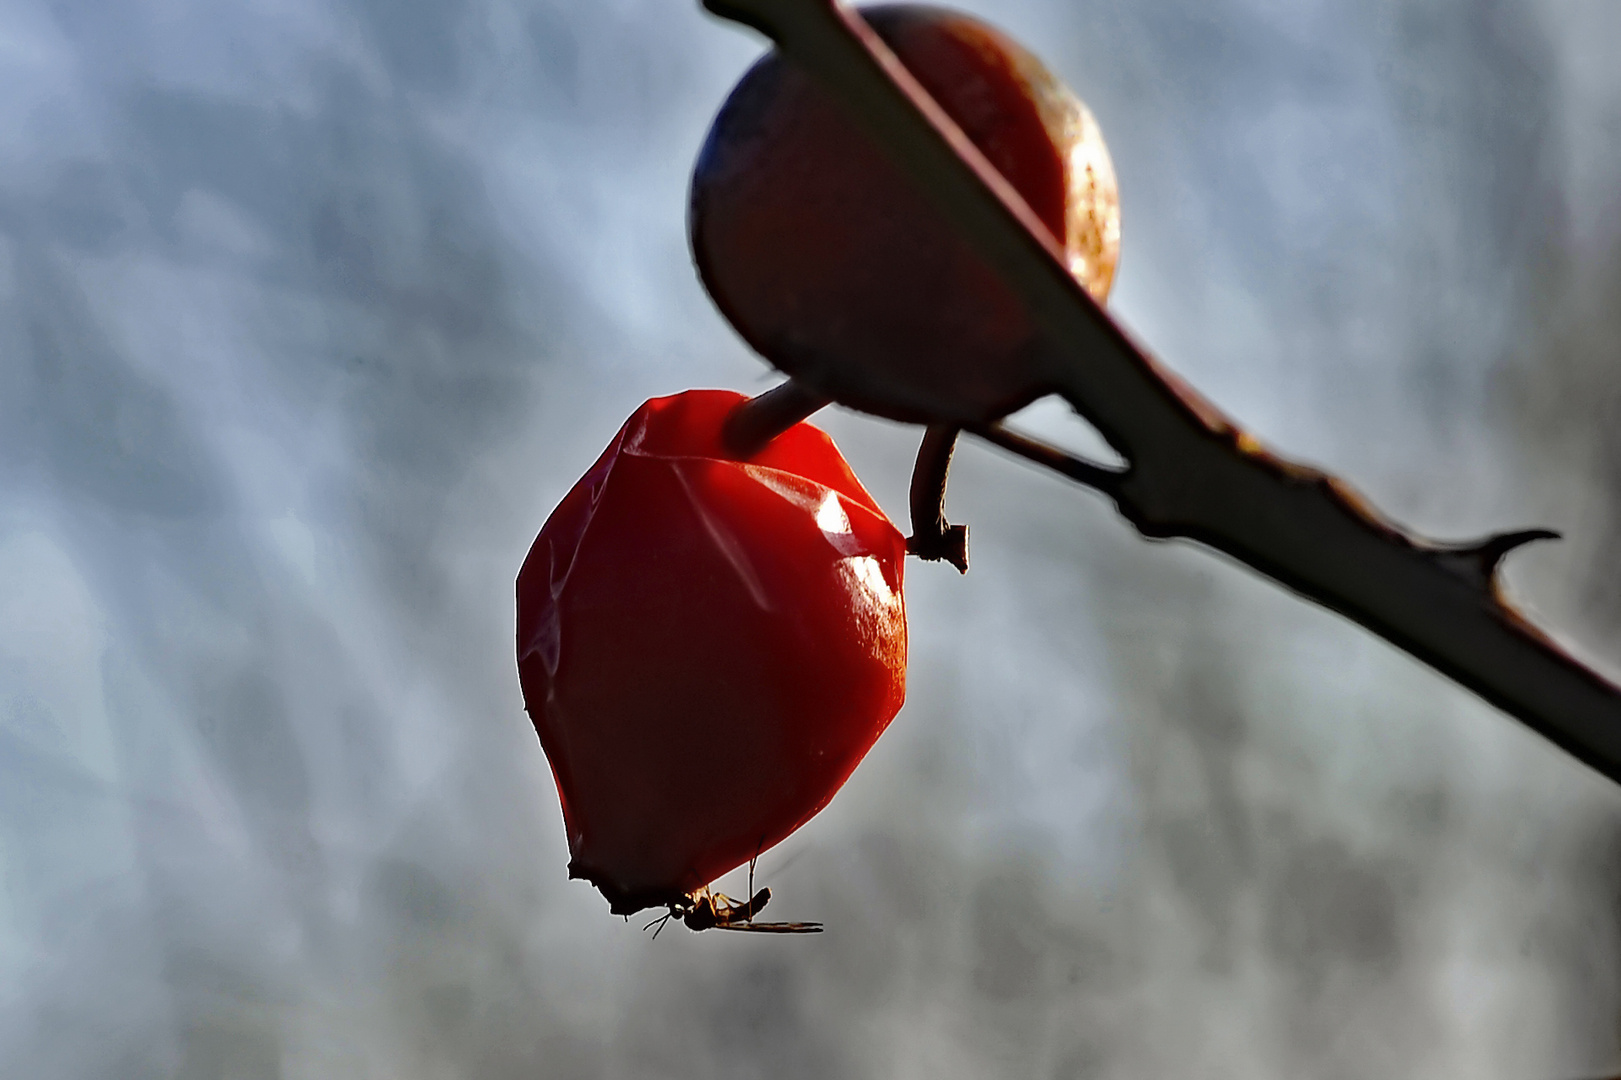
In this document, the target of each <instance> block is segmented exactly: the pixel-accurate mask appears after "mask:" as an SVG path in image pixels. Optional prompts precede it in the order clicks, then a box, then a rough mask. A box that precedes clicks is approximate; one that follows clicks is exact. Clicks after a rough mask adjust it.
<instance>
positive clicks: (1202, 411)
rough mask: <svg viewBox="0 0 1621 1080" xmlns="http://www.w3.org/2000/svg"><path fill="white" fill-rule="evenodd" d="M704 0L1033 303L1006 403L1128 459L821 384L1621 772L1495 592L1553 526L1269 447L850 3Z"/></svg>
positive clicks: (903, 396) (956, 399)
mask: <svg viewBox="0 0 1621 1080" xmlns="http://www.w3.org/2000/svg"><path fill="white" fill-rule="evenodd" d="M703 2H704V6H705V7H707V8H708V9H709V10H710V11H712V12H714V13H715V14H717V15H720V16H722V17H724V18H728V19H732V20H735V21H738V22H742V23H745V24H747V25H750V26H752V27H754V28H755V29H758V30H760V31H762V32H763V33H765V34H766V35H767V36H769V37H771V38H772V39H773V40H774V41H775V42H776V43H777V45H778V47H779V48H780V49H781V50H782V52H783V53H784V54H785V55H786V56H787V57H788V58H789V59H791V60H792V61H794V62H796V63H798V64H799V65H801V66H802V67H803V68H804V69H805V70H807V71H808V72H810V73H811V74H812V75H814V76H815V77H817V78H819V79H820V80H821V81H822V82H823V83H824V85H825V86H826V87H828V88H829V89H830V90H831V91H832V92H833V93H834V95H835V96H836V97H837V98H838V99H839V100H841V101H842V102H843V103H844V104H845V105H846V106H847V107H848V108H849V109H850V110H851V112H852V114H853V115H855V116H856V117H857V118H858V119H859V120H860V121H861V123H862V124H863V125H864V126H865V128H866V130H867V131H868V132H869V133H870V134H871V135H872V136H873V137H874V138H875V139H876V140H877V141H878V142H879V143H880V144H881V145H882V146H884V147H885V149H886V150H887V151H888V152H889V153H890V154H891V155H892V157H893V158H894V159H895V161H896V162H897V164H899V165H900V166H901V167H902V169H903V170H904V171H905V173H906V174H907V175H908V176H909V177H910V178H911V179H912V180H913V182H915V183H916V184H918V185H919V187H921V188H922V189H923V190H924V191H926V192H927V193H928V194H929V196H930V197H931V198H932V199H933V201H934V202H935V204H936V205H937V206H938V208H939V209H940V210H941V211H942V212H943V214H944V215H945V217H946V219H947V220H948V221H949V222H950V223H951V224H952V225H953V226H954V227H955V228H956V229H957V230H958V231H959V232H960V233H961V234H962V235H963V236H964V237H965V238H967V239H968V240H969V241H970V242H971V243H972V244H973V245H974V246H975V247H976V248H977V249H978V251H979V252H980V254H981V255H982V257H984V258H985V259H986V261H987V262H988V263H990V264H991V265H992V266H994V267H995V268H996V269H997V271H998V272H999V273H1000V274H1001V275H1002V277H1003V278H1004V279H1005V280H1006V281H1007V283H1008V284H1009V285H1010V286H1011V287H1012V288H1013V289H1014V290H1015V291H1016V292H1017V293H1018V294H1019V296H1020V297H1021V298H1022V299H1023V300H1024V301H1025V303H1026V304H1027V305H1028V306H1029V308H1030V310H1031V312H1032V313H1033V315H1034V317H1035V319H1036V321H1037V323H1038V325H1039V326H1040V327H1041V329H1042V331H1043V334H1044V336H1045V339H1046V341H1047V343H1048V346H1047V347H1046V348H1045V349H1043V350H1041V351H1040V353H1039V355H1033V356H1031V357H1029V358H1028V363H1026V364H1024V365H1023V366H1020V365H1010V370H1009V372H1008V373H1007V378H1008V380H1009V382H1008V384H1007V385H1006V386H1005V387H1003V388H1002V389H1004V390H1005V391H1006V393H1005V395H1004V397H1003V400H1015V399H1017V400H1023V401H1030V400H1034V399H1035V398H1037V397H1039V396H1042V395H1044V394H1048V393H1058V394H1061V395H1062V396H1063V397H1064V398H1066V399H1067V400H1068V401H1069V402H1070V404H1071V405H1073V406H1074V408H1075V409H1076V410H1077V411H1078V412H1079V413H1080V414H1081V415H1082V416H1084V417H1086V418H1087V419H1088V420H1089V421H1090V422H1091V423H1092V424H1093V425H1095V426H1096V427H1097V429H1098V430H1099V432H1101V433H1102V435H1103V437H1104V438H1105V439H1107V440H1108V442H1109V443H1110V444H1111V445H1112V446H1113V447H1114V448H1115V449H1116V450H1117V451H1119V453H1120V454H1121V455H1122V457H1124V458H1125V460H1126V461H1127V462H1128V465H1127V467H1126V468H1125V469H1123V470H1119V471H1114V470H1107V469H1101V468H1098V467H1097V466H1094V465H1090V464H1088V463H1086V462H1082V461H1078V460H1076V459H1074V458H1072V457H1070V456H1068V455H1066V454H1063V453H1062V452H1061V451H1057V450H1055V449H1053V448H1051V447H1047V446H1044V445H1042V444H1040V443H1037V442H1034V441H1032V440H1029V439H1025V438H1023V437H1022V436H1019V435H1016V434H1014V433H1013V432H1010V431H1008V430H1007V429H1006V428H1003V427H1002V426H1001V425H1000V424H999V423H998V422H997V421H999V419H1000V417H999V416H996V415H986V412H985V409H984V407H983V406H982V405H981V404H980V403H979V402H978V401H976V400H969V399H968V398H967V397H966V396H965V395H962V394H954V393H953V389H954V388H953V387H951V386H949V385H939V384H930V385H919V384H916V383H914V382H909V381H908V380H906V379H905V378H904V377H903V376H901V375H899V374H897V373H893V372H886V371H883V370H870V369H862V370H849V369H848V368H847V367H846V368H839V369H837V370H835V371H833V372H832V373H831V376H830V378H829V379H828V381H826V382H825V383H816V384H813V385H812V386H811V388H810V389H811V390H812V391H814V392H816V393H820V394H825V395H826V396H828V397H831V398H833V399H834V400H836V401H839V402H841V403H842V404H846V405H850V406H852V407H855V408H859V409H864V410H866V411H870V412H877V413H881V414H885V415H891V416H907V417H917V416H922V417H925V418H927V419H928V420H929V421H930V422H931V423H933V424H936V425H942V426H946V427H962V428H964V429H965V430H967V431H970V432H972V433H974V434H976V435H978V436H980V437H982V438H985V439H988V440H989V441H991V442H994V443H996V444H998V445H1000V446H1003V447H1004V448H1006V449H1009V450H1012V451H1014V452H1016V453H1019V454H1022V455H1023V456H1025V457H1028V458H1032V459H1034V460H1036V461H1038V462H1040V463H1042V464H1045V465H1047V466H1049V467H1052V468H1055V469H1057V470H1058V471H1060V472H1062V473H1064V474H1065V475H1068V476H1070V477H1071V478H1073V479H1075V480H1078V481H1080V482H1081V483H1084V484H1087V485H1089V486H1091V487H1094V488H1096V489H1098V490H1099V491H1102V492H1103V493H1105V494H1106V495H1108V496H1109V497H1111V498H1112V499H1113V500H1114V502H1115V504H1116V505H1117V506H1118V507H1119V510H1120V512H1121V513H1122V514H1123V515H1124V516H1125V517H1126V518H1127V520H1129V521H1130V522H1131V523H1132V524H1133V525H1135V526H1136V527H1137V528H1138V530H1139V531H1141V532H1142V533H1143V535H1145V536H1150V537H1186V538H1188V539H1192V540H1196V541H1199V542H1201V543H1203V544H1206V545H1208V546H1210V547H1213V548H1216V549H1217V550H1220V551H1223V552H1226V553H1227V554H1229V555H1231V556H1233V557H1234V558H1237V559H1239V560H1240V561H1242V562H1244V563H1246V564H1247V565H1249V566H1251V567H1253V568H1254V569H1256V570H1258V571H1260V572H1261V573H1263V574H1266V575H1268V576H1269V577H1271V578H1273V579H1274V580H1276V581H1278V582H1280V583H1282V584H1283V585H1285V586H1287V587H1288V588H1290V589H1292V590H1294V591H1295V592H1297V593H1299V594H1300V595H1302V596H1305V597H1308V598H1310V599H1312V600H1315V601H1316V602H1318V603H1319V604H1322V605H1323V606H1325V607H1328V608H1330V609H1332V610H1334V611H1337V612H1339V613H1341V614H1343V615H1345V616H1347V617H1349V618H1351V619H1354V620H1355V621H1356V622H1358V623H1361V624H1362V625H1363V626H1365V627H1367V628H1368V629H1370V630H1372V631H1374V632H1375V633H1377V634H1379V635H1381V636H1382V637H1384V638H1385V639H1386V640H1388V641H1390V642H1391V643H1393V644H1395V645H1396V646H1398V647H1399V648H1401V649H1404V650H1406V651H1407V652H1408V653H1411V654H1412V655H1413V656H1415V657H1417V658H1419V659H1420V660H1423V661H1424V662H1425V663H1427V664H1429V665H1431V666H1432V667H1434V668H1435V669H1436V670H1437V671H1440V672H1442V673H1443V674H1445V675H1447V676H1449V677H1451V678H1452V679H1454V680H1456V681H1457V682H1459V683H1461V684H1462V685H1464V686H1466V687H1468V688H1469V689H1471V690H1473V691H1474V692H1475V693H1477V694H1479V695H1480V696H1481V697H1483V698H1485V699H1486V700H1487V701H1489V702H1491V703H1492V704H1494V705H1496V706H1498V707H1499V708H1501V709H1503V710H1504V711H1505V712H1507V713H1508V714H1509V715H1511V716H1513V717H1515V718H1516V719H1518V720H1520V721H1522V722H1524V723H1525V724H1527V725H1529V726H1530V727H1531V728H1533V729H1535V730H1536V731H1538V732H1540V733H1542V734H1543V735H1544V736H1546V737H1547V738H1549V739H1551V740H1552V741H1553V742H1555V743H1557V744H1558V745H1560V746H1562V747H1564V748H1565V749H1566V750H1568V751H1569V752H1570V753H1572V754H1574V755H1575V756H1576V757H1577V758H1579V759H1581V760H1582V761H1584V762H1586V763H1587V764H1589V765H1591V766H1592V767H1593V768H1595V769H1597V770H1598V771H1599V772H1601V773H1603V774H1604V775H1606V776H1608V777H1610V778H1611V779H1614V780H1621V690H1618V689H1617V688H1616V687H1615V686H1612V685H1611V684H1609V683H1608V682H1606V681H1605V680H1604V679H1602V678H1601V677H1600V676H1598V675H1597V674H1596V673H1594V672H1593V671H1591V670H1590V669H1588V668H1586V667H1584V666H1583V665H1582V664H1581V663H1579V662H1578V661H1576V660H1575V659H1574V658H1572V657H1571V656H1569V655H1567V654H1566V653H1565V652H1564V651H1562V650H1561V649H1560V648H1559V647H1558V646H1557V645H1555V644H1554V643H1553V642H1552V641H1550V640H1549V639H1548V638H1547V637H1546V636H1545V635H1543V634H1542V633H1541V632H1539V631H1538V630H1537V629H1536V628H1535V627H1533V626H1532V625H1531V624H1530V623H1528V622H1527V621H1526V620H1525V619H1524V618H1523V617H1522V616H1521V615H1520V614H1519V613H1518V612H1517V611H1515V610H1514V608H1513V607H1511V606H1510V605H1509V604H1508V603H1507V602H1506V601H1505V600H1504V598H1503V596H1502V595H1501V592H1500V590H1499V589H1498V585H1497V580H1496V569H1497V566H1498V564H1499V562H1500V561H1501V559H1502V558H1503V556H1504V555H1505V554H1507V552H1509V551H1510V550H1512V549H1513V548H1514V547H1516V546H1518V545H1520V544H1523V543H1526V542H1528V541H1531V540H1536V539H1541V538H1546V537H1550V536H1553V535H1554V534H1552V533H1550V532H1548V531H1547V530H1541V529H1537V530H1526V531H1520V532H1511V533H1504V534H1500V535H1497V536H1492V537H1488V538H1487V539H1485V540H1482V541H1480V542H1478V543H1473V544H1464V545H1456V546H1447V545H1440V544H1435V543H1431V542H1429V541H1426V540H1423V539H1420V538H1418V537H1415V536H1413V535H1411V534H1409V533H1407V532H1405V531H1404V530H1402V529H1401V528H1400V527H1398V526H1396V525H1395V524H1393V523H1392V522H1390V521H1388V520H1387V519H1385V518H1384V517H1382V516H1381V515H1379V514H1378V513H1377V512H1375V511H1374V510H1373V509H1372V508H1371V507H1370V506H1368V505H1367V504H1366V503H1365V502H1364V501H1363V500H1362V499H1360V498H1359V497H1358V496H1357V495H1356V494H1355V493H1354V492H1353V491H1351V489H1350V488H1349V487H1348V486H1346V485H1345V484H1344V483H1343V482H1342V481H1340V480H1338V479H1336V478H1335V477H1333V476H1329V475H1327V474H1325V473H1323V472H1320V471H1318V470H1315V469H1311V468H1307V467H1304V466H1300V465H1296V464H1292V463H1290V462H1288V461H1284V460H1282V459H1280V458H1278V457H1275V456H1273V455H1272V454H1269V453H1267V452H1266V451H1265V450H1263V449H1262V448H1261V446H1260V444H1259V443H1258V442H1257V441H1256V440H1255V438H1254V437H1253V436H1251V435H1249V434H1248V433H1247V432H1245V431H1244V430H1243V429H1241V428H1240V427H1239V426H1238V425H1236V424H1235V423H1233V422H1232V421H1231V420H1229V419H1228V418H1227V417H1226V416H1224V415H1223V414H1222V413H1221V412H1220V411H1219V410H1218V409H1216V408H1215V407H1214V406H1213V405H1211V404H1210V403H1209V402H1208V401H1206V400H1205V399H1204V398H1202V397H1200V396H1199V395H1198V394H1197V393H1196V392H1195V391H1194V390H1193V389H1192V388H1191V387H1189V386H1187V385H1186V384H1185V383H1183V382H1182V381H1181V380H1180V379H1178V378H1177V377H1176V376H1175V375H1174V374H1172V373H1171V372H1170V371H1168V370H1166V369H1165V368H1163V367H1161V366H1159V365H1158V364H1156V363H1155V362H1154V361H1153V360H1152V359H1151V358H1150V357H1149V356H1148V355H1147V354H1145V353H1144V352H1143V351H1142V350H1141V349H1140V348H1138V346H1137V345H1136V344H1135V343H1134V342H1133V341H1132V340H1131V339H1130V338H1129V337H1128V336H1127V335H1126V333H1125V332H1124V331H1123V330H1122V329H1121V328H1120V327H1119V326H1118V325H1117V324H1116V323H1115V322H1114V321H1113V320H1112V319H1111V318H1109V316H1108V315H1107V314H1105V313H1104V312H1103V311H1102V310H1101V309H1100V308H1099V307H1098V306H1097V305H1096V304H1095V303H1094V302H1093V301H1092V299H1091V298H1090V297H1089V296H1088V295H1087V294H1086V292H1085V290H1084V289H1082V288H1081V287H1080V286H1079V285H1078V284H1077V283H1076V281H1075V280H1074V278H1073V277H1071V276H1070V273H1069V271H1068V269H1067V268H1066V267H1065V265H1064V262H1063V259H1062V256H1061V253H1060V252H1058V251H1057V250H1056V248H1055V247H1054V244H1053V241H1052V240H1051V238H1050V237H1049V236H1048V235H1047V233H1046V230H1045V229H1043V228H1042V227H1041V226H1040V225H1039V223H1038V222H1037V220H1036V218H1035V217H1034V215H1033V214H1032V213H1031V211H1030V209H1029V208H1028V207H1027V206H1026V205H1025V204H1024V202H1023V200H1022V199H1021V198H1020V197H1019V196H1018V195H1017V194H1016V193H1015V192H1014V190H1013V189H1012V187H1011V186H1010V185H1009V184H1008V183H1007V181H1006V180H1004V179H1003V178H1002V177H1001V175H1000V174H999V173H997V172H996V170H995V169H994V168H993V167H992V166H991V165H990V164H989V163H988V162H987V161H986V160H985V159H984V157H983V156H982V155H981V154H980V153H979V151H978V150H977V149H976V148H975V147H974V146H973V144H972V143H970V142H969V141H968V139H967V138H966V137H965V136H964V135H963V134H962V132H961V131H960V130H959V129H958V128H957V126H956V125H955V124H954V123H953V122H952V121H951V120H950V118H949V117H947V116H946V114H945V113H944V111H943V110H942V109H941V108H940V107H939V106H938V105H937V104H936V103H935V102H934V101H933V100H932V99H931V98H930V97H929V96H928V94H927V92H925V91H924V90H923V89H922V87H921V86H919V85H918V83H917V81H916V80H915V79H913V78H912V77H911V75H910V74H909V73H908V72H907V71H906V69H905V68H904V67H902V65H901V63H900V61H899V60H897V59H896V58H895V56H894V54H893V53H891V52H890V51H889V49H888V48H887V47H886V46H885V45H884V44H883V43H882V42H881V41H880V40H879V39H878V38H877V36H876V35H875V34H873V32H872V31H871V29H869V28H868V27H867V26H866V24H865V23H864V22H862V21H861V19H860V17H859V16H857V15H856V14H855V13H854V12H853V11H851V10H849V9H847V8H846V7H844V6H843V5H842V4H839V3H837V0H703ZM767 359H770V357H767ZM835 360H836V358H835Z"/></svg>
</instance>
